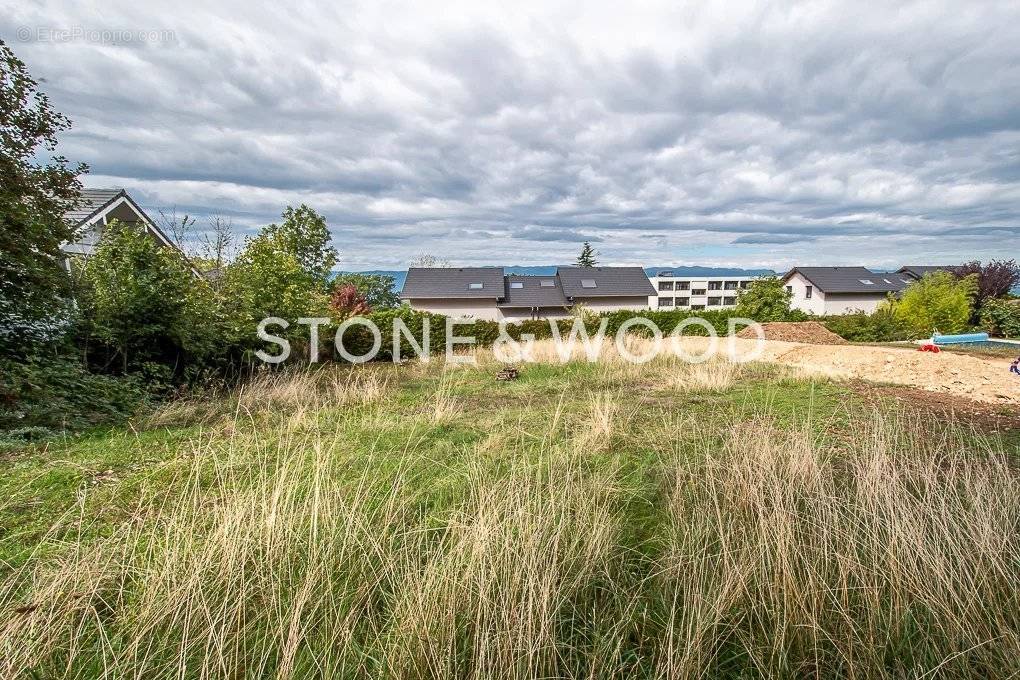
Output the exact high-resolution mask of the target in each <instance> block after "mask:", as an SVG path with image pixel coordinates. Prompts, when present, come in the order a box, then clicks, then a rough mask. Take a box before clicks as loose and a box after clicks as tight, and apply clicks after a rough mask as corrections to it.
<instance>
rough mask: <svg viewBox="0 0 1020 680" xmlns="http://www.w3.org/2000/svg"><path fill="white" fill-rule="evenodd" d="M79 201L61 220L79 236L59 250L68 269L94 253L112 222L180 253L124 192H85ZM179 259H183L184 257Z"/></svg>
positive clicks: (195, 271) (116, 190) (99, 190)
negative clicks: (139, 229) (136, 228)
mask: <svg viewBox="0 0 1020 680" xmlns="http://www.w3.org/2000/svg"><path fill="white" fill-rule="evenodd" d="M81 197H82V200H81V202H80V204H79V206H78V208H77V209H75V210H72V211H70V212H68V213H67V214H66V215H64V219H65V220H66V221H67V222H68V223H70V224H71V225H72V226H74V227H75V228H77V229H79V230H80V233H81V236H80V237H79V238H78V240H77V241H75V242H74V243H65V244H64V245H62V246H61V250H62V251H63V252H64V253H65V254H66V255H67V256H68V259H67V264H68V267H70V263H71V262H72V261H73V259H74V258H81V257H88V256H89V255H92V254H94V253H95V252H96V247H97V246H98V245H99V239H100V238H101V237H102V235H103V228H104V227H105V226H106V225H107V224H108V223H109V222H111V221H112V220H117V221H119V222H123V223H125V224H133V225H136V226H139V227H144V228H145V230H146V233H148V234H150V235H151V236H152V237H153V238H154V239H156V241H157V242H159V243H160V244H161V245H163V246H166V247H167V248H173V249H174V250H176V251H178V252H180V249H179V248H178V247H177V246H176V244H174V242H173V241H171V240H170V239H169V238H168V237H167V235H166V234H164V233H163V230H162V229H160V228H159V226H157V225H156V223H155V222H153V221H152V220H151V219H150V218H149V216H148V215H146V214H145V211H144V210H142V208H141V207H140V206H139V205H138V204H137V203H136V202H135V201H134V199H132V198H131V197H130V196H129V195H128V193H127V191H125V190H124V189H84V190H82V196H81ZM181 257H184V254H183V253H181ZM185 259H186V258H185ZM192 271H193V272H194V273H195V274H196V275H198V272H197V270H195V269H194V268H193V269H192Z"/></svg>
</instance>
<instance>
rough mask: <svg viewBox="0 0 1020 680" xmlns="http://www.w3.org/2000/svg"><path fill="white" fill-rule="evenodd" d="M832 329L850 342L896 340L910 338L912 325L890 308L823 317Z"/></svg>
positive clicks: (827, 325)
mask: <svg viewBox="0 0 1020 680" xmlns="http://www.w3.org/2000/svg"><path fill="white" fill-rule="evenodd" d="M821 321H822V323H823V324H824V325H825V327H826V328H828V329H829V330H830V331H832V332H833V333H835V334H836V335H838V336H840V337H841V338H843V339H844V340H849V341H850V342H896V341H898V340H910V339H911V338H912V337H913V332H912V330H911V328H910V326H909V325H908V324H906V323H904V322H903V321H902V320H901V319H899V318H898V317H897V316H896V315H895V314H893V312H892V310H891V309H889V308H881V309H879V310H877V311H876V312H874V313H872V314H866V313H865V312H855V313H853V314H843V315H841V316H829V317H824V318H823V319H821Z"/></svg>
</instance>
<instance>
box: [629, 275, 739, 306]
mask: <svg viewBox="0 0 1020 680" xmlns="http://www.w3.org/2000/svg"><path fill="white" fill-rule="evenodd" d="M756 278H758V277H756V276H700V277H692V276H650V277H648V280H649V281H651V282H652V285H653V286H654V287H655V291H656V294H655V295H651V296H649V297H648V306H649V307H651V308H652V309H689V308H690V307H689V306H688V307H683V306H681V307H677V306H675V305H674V306H672V307H659V298H660V297H666V298H678V297H684V298H690V299H691V302H690V304H691V305H705V308H706V309H731V308H733V307H734V306H735V304H733V305H725V304H719V305H714V306H712V307H708V298H709V297H718V298H727V297H733V298H735V297H736V296H737V295H738V294H739V293H740V291H741V290H743V289H742V288H740V287H739V286H740V284H741V283H742V282H745V281H746V282H748V283H750V282H751V281H754V280H755V279H756ZM660 281H665V282H673V290H661V291H660V290H659V282H660ZM727 281H736V282H737V284H738V287H737V289H736V290H726V289H725V285H726V282H727ZM709 282H712V283H716V282H718V283H719V284H720V286H721V287H722V290H708V284H709ZM679 283H687V284H688V288H687V290H676V285H677V284H679ZM700 289H704V290H705V294H704V295H691V291H692V290H700ZM720 302H722V300H720ZM734 302H735V301H734Z"/></svg>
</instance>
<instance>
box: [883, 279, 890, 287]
mask: <svg viewBox="0 0 1020 680" xmlns="http://www.w3.org/2000/svg"><path fill="white" fill-rule="evenodd" d="M882 280H883V281H885V282H886V283H888V284H889V285H890V286H891V285H892V281H890V280H889V279H882Z"/></svg>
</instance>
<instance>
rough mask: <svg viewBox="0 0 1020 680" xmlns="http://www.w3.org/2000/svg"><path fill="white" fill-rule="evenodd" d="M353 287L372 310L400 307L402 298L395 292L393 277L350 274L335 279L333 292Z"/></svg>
mask: <svg viewBox="0 0 1020 680" xmlns="http://www.w3.org/2000/svg"><path fill="white" fill-rule="evenodd" d="M347 285H351V286H354V289H355V290H357V291H358V293H360V294H361V295H362V296H363V297H364V298H365V301H366V302H367V303H368V306H369V307H371V308H372V309H375V310H378V309H392V308H394V307H399V306H400V296H398V295H397V293H396V291H394V290H393V285H394V281H393V277H392V276H386V275H384V274H360V273H357V272H348V273H345V274H340V275H338V276H337V277H336V278H335V279H333V290H334V291H337V290H339V289H341V288H343V287H344V286H347Z"/></svg>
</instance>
